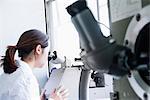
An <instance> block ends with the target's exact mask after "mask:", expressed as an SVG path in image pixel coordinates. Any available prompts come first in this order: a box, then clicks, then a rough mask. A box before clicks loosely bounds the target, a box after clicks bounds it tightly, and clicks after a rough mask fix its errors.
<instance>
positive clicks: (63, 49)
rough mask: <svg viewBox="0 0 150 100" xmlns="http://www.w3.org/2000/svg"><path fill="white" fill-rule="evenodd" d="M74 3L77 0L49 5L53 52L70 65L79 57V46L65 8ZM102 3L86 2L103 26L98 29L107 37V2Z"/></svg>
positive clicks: (55, 2) (55, 1)
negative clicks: (65, 58)
mask: <svg viewBox="0 0 150 100" xmlns="http://www.w3.org/2000/svg"><path fill="white" fill-rule="evenodd" d="M75 1H77V0H54V1H51V3H49V4H51V17H52V19H53V20H52V21H51V20H49V23H50V22H51V23H53V24H52V28H53V29H52V30H53V31H52V34H53V37H54V39H53V50H56V51H57V52H58V53H60V54H62V55H63V56H66V57H67V58H68V59H70V60H71V62H72V64H74V63H75V62H74V58H79V57H80V55H79V54H80V46H79V37H78V33H77V31H76V29H75V27H74V25H73V24H72V22H71V16H70V15H69V14H68V13H67V10H66V7H67V6H69V5H70V4H72V3H74V2H75ZM103 1H104V2H103V4H99V2H98V0H87V4H88V7H89V8H90V9H91V11H92V13H93V15H94V16H95V18H96V20H97V21H99V22H100V23H103V24H105V26H104V25H103V24H101V25H100V27H101V28H103V29H102V32H103V33H105V34H106V35H105V36H108V34H109V30H108V29H107V28H106V26H109V23H108V22H109V21H108V11H107V10H108V8H107V0H103ZM99 8H100V9H99ZM48 14H49V13H48ZM99 15H100V16H99ZM99 17H100V18H99ZM101 17H103V18H101Z"/></svg>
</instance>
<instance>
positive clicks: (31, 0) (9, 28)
mask: <svg viewBox="0 0 150 100" xmlns="http://www.w3.org/2000/svg"><path fill="white" fill-rule="evenodd" d="M0 16H1V17H0V18H1V19H0V21H1V22H0V23H1V27H0V40H1V44H0V48H2V49H0V55H4V52H5V48H6V46H7V45H8V44H12V45H15V44H16V42H17V40H18V38H19V36H20V34H21V33H22V32H24V31H25V30H28V29H31V28H37V29H40V30H42V31H44V32H45V17H44V0H1V1H0Z"/></svg>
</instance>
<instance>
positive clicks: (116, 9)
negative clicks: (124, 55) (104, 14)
mask: <svg viewBox="0 0 150 100" xmlns="http://www.w3.org/2000/svg"><path fill="white" fill-rule="evenodd" d="M141 8H142V4H141V0H110V14H111V21H112V22H116V21H119V20H122V19H125V18H128V17H130V16H133V15H134V14H136V13H138V12H139V10H140V9H141Z"/></svg>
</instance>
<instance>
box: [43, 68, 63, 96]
mask: <svg viewBox="0 0 150 100" xmlns="http://www.w3.org/2000/svg"><path fill="white" fill-rule="evenodd" d="M63 73H64V69H55V70H53V72H52V74H51V76H50V78H49V80H48V81H47V83H46V85H45V87H44V90H46V92H45V95H46V97H49V95H50V94H51V93H52V92H53V91H54V89H55V88H58V87H59V85H60V82H61V79H62V76H63Z"/></svg>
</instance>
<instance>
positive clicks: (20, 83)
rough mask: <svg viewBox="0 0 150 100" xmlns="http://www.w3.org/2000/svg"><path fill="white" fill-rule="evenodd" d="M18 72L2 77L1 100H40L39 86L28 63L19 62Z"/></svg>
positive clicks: (0, 80) (0, 81) (0, 77)
mask: <svg viewBox="0 0 150 100" xmlns="http://www.w3.org/2000/svg"><path fill="white" fill-rule="evenodd" d="M16 63H17V66H18V68H17V70H16V71H15V72H13V73H12V74H6V73H3V74H1V75H0V100H40V93H39V86H38V82H37V80H36V78H35V76H34V75H33V73H32V70H31V68H30V67H29V65H28V64H27V63H25V62H24V61H21V60H17V61H16Z"/></svg>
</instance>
